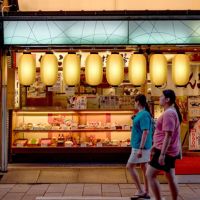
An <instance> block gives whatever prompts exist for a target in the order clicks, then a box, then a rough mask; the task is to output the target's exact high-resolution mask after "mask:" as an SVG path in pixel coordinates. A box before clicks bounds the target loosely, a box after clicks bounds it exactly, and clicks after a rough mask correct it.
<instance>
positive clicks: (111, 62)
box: [106, 54, 124, 86]
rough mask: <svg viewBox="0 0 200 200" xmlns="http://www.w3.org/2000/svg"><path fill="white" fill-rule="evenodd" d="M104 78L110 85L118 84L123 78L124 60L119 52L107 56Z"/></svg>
mask: <svg viewBox="0 0 200 200" xmlns="http://www.w3.org/2000/svg"><path fill="white" fill-rule="evenodd" d="M106 79H107V81H108V83H109V84H110V85H112V86H118V85H120V84H121V83H122V81H123V79H124V60H123V58H122V56H121V55H119V54H112V55H110V56H108V59H107V62H106Z"/></svg>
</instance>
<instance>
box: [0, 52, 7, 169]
mask: <svg viewBox="0 0 200 200" xmlns="http://www.w3.org/2000/svg"><path fill="white" fill-rule="evenodd" d="M1 72H2V73H1V143H0V153H1V163H0V168H1V171H2V172H5V171H7V166H8V111H7V57H6V55H5V53H4V52H2V53H1Z"/></svg>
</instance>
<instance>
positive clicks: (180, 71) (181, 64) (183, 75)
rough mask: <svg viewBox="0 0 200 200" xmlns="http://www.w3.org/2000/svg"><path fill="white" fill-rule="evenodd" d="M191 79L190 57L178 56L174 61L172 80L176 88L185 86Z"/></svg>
mask: <svg viewBox="0 0 200 200" xmlns="http://www.w3.org/2000/svg"><path fill="white" fill-rule="evenodd" d="M189 77H190V62H189V57H188V56H187V55H185V54H177V55H176V56H175V57H174V58H173V60H172V80H173V82H174V84H175V85H176V86H179V87H181V86H185V85H186V84H187V83H188V81H189Z"/></svg>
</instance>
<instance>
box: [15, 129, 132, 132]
mask: <svg viewBox="0 0 200 200" xmlns="http://www.w3.org/2000/svg"><path fill="white" fill-rule="evenodd" d="M13 131H14V132H130V131H131V130H124V129H117V130H114V129H73V130H13Z"/></svg>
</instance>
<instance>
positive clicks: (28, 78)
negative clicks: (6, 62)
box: [18, 54, 36, 86]
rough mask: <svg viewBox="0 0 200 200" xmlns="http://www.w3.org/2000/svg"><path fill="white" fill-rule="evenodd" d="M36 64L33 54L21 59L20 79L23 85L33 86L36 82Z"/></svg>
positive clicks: (22, 56) (24, 55)
mask: <svg viewBox="0 0 200 200" xmlns="http://www.w3.org/2000/svg"><path fill="white" fill-rule="evenodd" d="M35 76H36V63H35V59H34V57H33V55H32V54H23V55H21V56H20V58H19V66H18V77H19V82H20V84H22V85H27V86H28V85H31V84H33V83H34V82H35Z"/></svg>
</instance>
